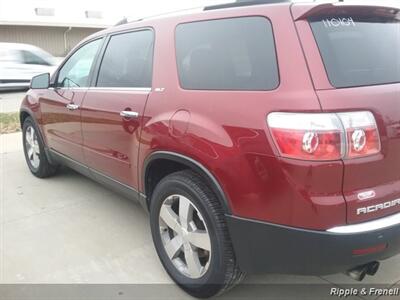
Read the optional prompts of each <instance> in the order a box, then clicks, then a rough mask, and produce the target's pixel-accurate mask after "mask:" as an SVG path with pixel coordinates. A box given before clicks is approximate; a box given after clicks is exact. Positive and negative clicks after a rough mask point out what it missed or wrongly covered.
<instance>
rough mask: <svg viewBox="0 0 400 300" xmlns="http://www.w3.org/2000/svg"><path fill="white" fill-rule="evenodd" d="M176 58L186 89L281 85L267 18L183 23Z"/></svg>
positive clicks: (272, 87) (251, 87) (269, 87)
mask: <svg viewBox="0 0 400 300" xmlns="http://www.w3.org/2000/svg"><path fill="white" fill-rule="evenodd" d="M176 57H177V64H178V72H179V79H180V84H181V87H182V88H184V89H189V90H273V89H275V88H277V86H278V85H279V74H278V64H277V59H276V51H275V42H274V37H273V32H272V25H271V22H270V21H269V20H268V19H266V18H264V17H242V18H230V19H220V20H211V21H201V22H193V23H186V24H181V25H179V26H178V27H177V29H176Z"/></svg>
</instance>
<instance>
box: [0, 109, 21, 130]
mask: <svg viewBox="0 0 400 300" xmlns="http://www.w3.org/2000/svg"><path fill="white" fill-rule="evenodd" d="M18 131H21V125H20V123H19V113H17V112H15V113H0V134H5V133H12V132H18Z"/></svg>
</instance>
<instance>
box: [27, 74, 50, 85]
mask: <svg viewBox="0 0 400 300" xmlns="http://www.w3.org/2000/svg"><path fill="white" fill-rule="evenodd" d="M49 87H50V74H49V73H44V74H40V75H36V76H35V77H33V78H32V80H31V85H30V88H31V89H48V88H49Z"/></svg>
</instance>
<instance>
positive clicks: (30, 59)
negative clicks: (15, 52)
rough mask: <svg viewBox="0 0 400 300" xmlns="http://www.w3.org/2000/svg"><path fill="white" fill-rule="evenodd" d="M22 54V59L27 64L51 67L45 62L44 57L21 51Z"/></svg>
mask: <svg viewBox="0 0 400 300" xmlns="http://www.w3.org/2000/svg"><path fill="white" fill-rule="evenodd" d="M21 54H22V59H23V61H24V63H25V64H29V65H45V66H48V65H50V64H49V62H48V61H46V60H44V59H43V58H42V57H40V56H39V55H37V54H35V53H33V52H31V51H27V50H21Z"/></svg>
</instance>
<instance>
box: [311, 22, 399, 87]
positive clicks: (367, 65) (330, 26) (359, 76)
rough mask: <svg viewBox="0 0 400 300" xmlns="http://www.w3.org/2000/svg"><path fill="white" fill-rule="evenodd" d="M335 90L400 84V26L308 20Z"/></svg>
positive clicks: (393, 23) (394, 24)
mask: <svg viewBox="0 0 400 300" xmlns="http://www.w3.org/2000/svg"><path fill="white" fill-rule="evenodd" d="M309 21H310V24H311V28H312V31H313V33H314V36H315V39H316V41H317V44H318V47H319V50H320V53H321V56H322V59H323V61H324V64H325V68H326V71H327V74H328V77H329V79H330V81H331V84H332V85H333V86H334V87H336V88H344V87H357V86H366V85H378V84H389V83H398V82H400V22H399V20H396V19H393V18H387V17H377V16H352V15H345V16H344V15H340V16H324V17H318V18H312V19H310V20H309Z"/></svg>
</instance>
